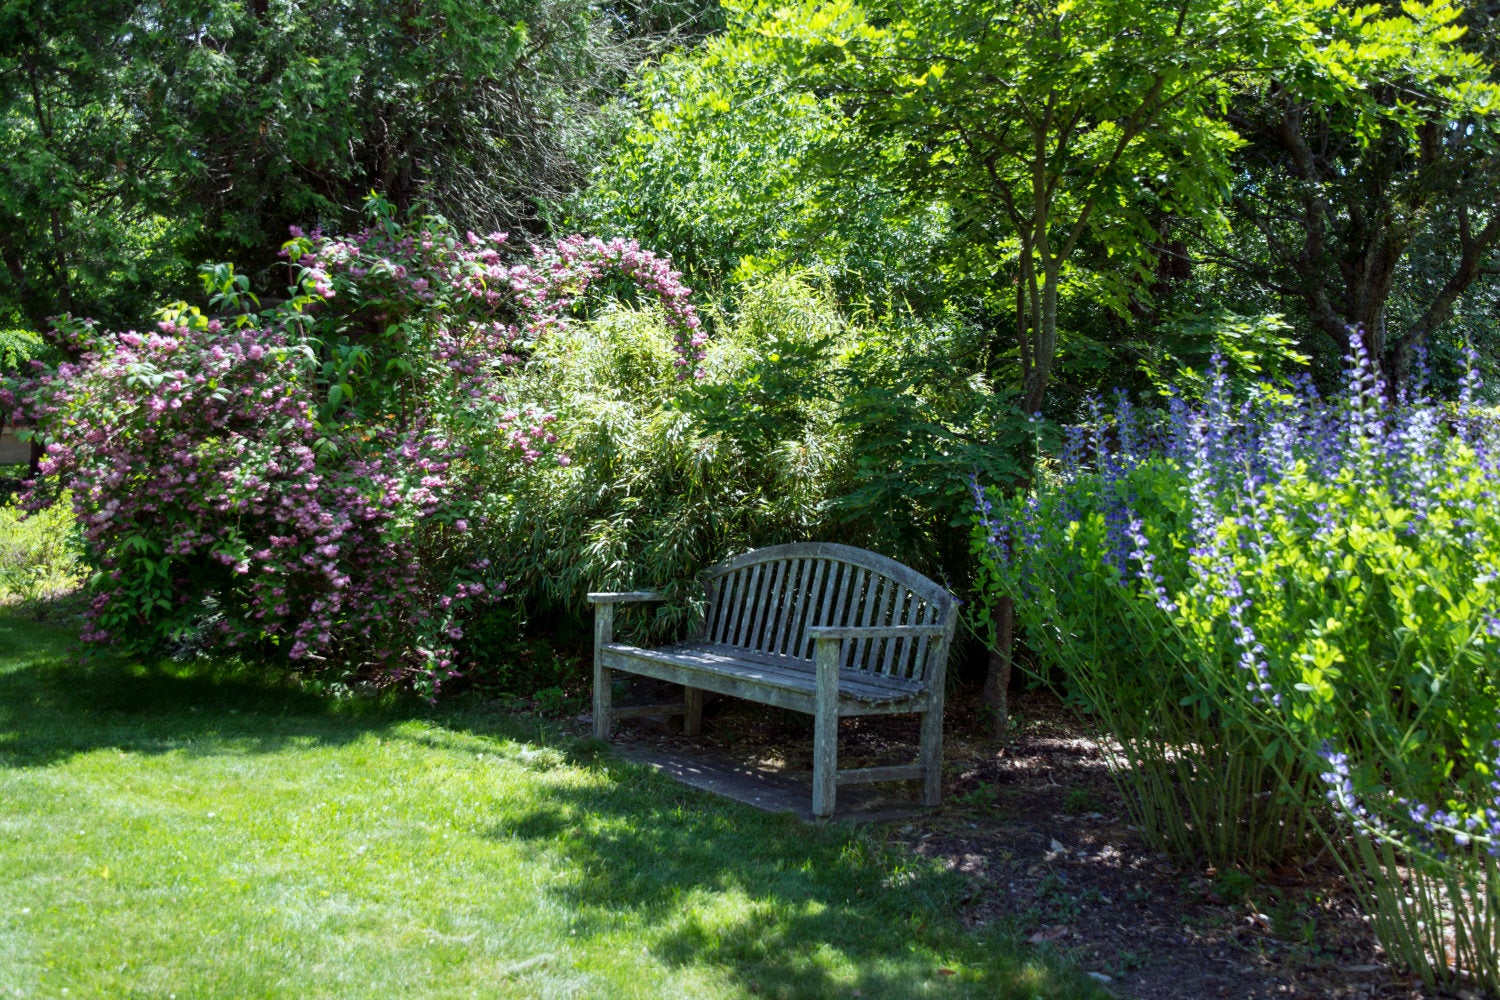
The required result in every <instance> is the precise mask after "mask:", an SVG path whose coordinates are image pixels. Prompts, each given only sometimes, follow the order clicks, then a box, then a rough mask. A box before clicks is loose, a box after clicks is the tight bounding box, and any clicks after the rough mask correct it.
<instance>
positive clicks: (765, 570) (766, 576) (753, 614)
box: [740, 563, 777, 649]
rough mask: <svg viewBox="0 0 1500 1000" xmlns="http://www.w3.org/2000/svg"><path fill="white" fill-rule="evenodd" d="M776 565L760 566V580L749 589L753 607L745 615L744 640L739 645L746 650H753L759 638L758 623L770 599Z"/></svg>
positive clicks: (763, 615)
mask: <svg viewBox="0 0 1500 1000" xmlns="http://www.w3.org/2000/svg"><path fill="white" fill-rule="evenodd" d="M776 567H777V564H776V563H761V564H760V579H759V580H758V581H757V582H756V584H755V586H753V587H751V588H750V590H751V593H753V594H754V595H755V598H754V601H755V603H754V605H753V606H752V607H751V609H750V613H749V614H748V615H746V616H745V617H746V619H747V621H746V624H745V638H744V641H743V642H741V643H740V645H741V646H743V647H745V648H746V649H754V648H755V643H756V641H757V640H758V639H759V638H760V621H761V619H762V618H763V617H765V613H766V604H767V603H768V602H769V601H770V599H771V583H772V580H773V579H774V578H775V576H776Z"/></svg>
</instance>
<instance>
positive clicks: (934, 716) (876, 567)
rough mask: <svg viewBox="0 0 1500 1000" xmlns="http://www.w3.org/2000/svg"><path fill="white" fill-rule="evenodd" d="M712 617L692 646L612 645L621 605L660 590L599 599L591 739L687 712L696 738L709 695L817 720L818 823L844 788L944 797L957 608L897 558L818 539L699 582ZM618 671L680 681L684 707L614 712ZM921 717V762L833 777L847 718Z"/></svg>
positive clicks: (743, 561) (723, 568)
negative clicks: (628, 722) (905, 789)
mask: <svg viewBox="0 0 1500 1000" xmlns="http://www.w3.org/2000/svg"><path fill="white" fill-rule="evenodd" d="M703 584H704V589H705V590H706V592H707V599H708V601H707V611H706V614H705V616H704V620H703V622H702V624H701V625H700V626H699V628H698V630H697V633H696V634H695V635H694V636H693V637H692V638H690V639H689V641H687V642H682V643H678V644H676V645H672V646H666V647H664V648H660V649H642V648H640V647H638V646H631V645H626V644H624V643H618V642H615V641H614V612H615V605H617V604H622V603H626V602H633V601H653V600H661V599H662V595H660V594H657V593H654V592H651V591H635V592H631V593H622V594H590V595H589V603H591V604H593V605H594V606H595V607H594V613H595V618H594V735H595V736H596V737H597V738H599V739H608V738H609V733H610V725H611V722H612V721H613V719H616V718H622V717H626V716H641V715H661V714H666V713H680V714H682V715H684V716H685V720H684V727H683V728H684V731H685V732H686V733H687V734H689V735H697V733H698V732H699V728H700V726H701V723H702V718H703V692H705V691H715V692H718V693H719V694H725V695H730V696H732V697H735V698H744V699H747V700H749V701H757V702H761V703H763V704H767V705H778V706H780V707H782V708H789V709H792V710H794V711H798V712H806V713H808V714H810V715H812V716H813V718H814V726H813V814H814V815H816V816H829V815H832V813H833V808H834V799H835V793H836V791H837V788H838V786H839V785H843V784H852V783H855V782H862V781H900V780H908V779H920V780H921V781H922V803H923V804H924V805H929V806H935V805H937V804H938V802H939V801H940V799H941V795H942V759H943V679H944V674H945V671H946V668H947V661H948V647H949V645H950V644H951V642H952V640H953V630H954V627H955V626H956V624H957V616H958V601H957V599H956V598H954V596H953V595H952V594H950V593H948V591H946V590H944V589H943V588H942V587H940V586H938V585H937V584H935V583H933V582H932V581H931V580H929V579H927V578H926V577H924V576H922V575H921V574H919V573H917V572H915V571H913V570H911V569H909V568H908V567H906V566H903V565H901V564H900V563H898V562H896V561H895V560H893V559H887V558H886V557H885V556H881V555H876V554H875V553H873V552H866V551H864V550H863V549H856V548H852V547H850V546H848V545H834V544H830V543H822V542H813V543H799V544H794V545H777V546H774V547H772V548H766V549H758V550H756V551H754V552H747V553H746V554H744V555H742V556H739V557H737V558H735V559H731V560H729V561H728V562H726V563H722V564H721V565H719V566H716V567H714V568H713V569H711V570H708V571H707V572H706V573H704V575H703ZM616 670H620V671H625V672H627V673H632V674H639V675H641V676H644V677H654V678H656V679H658V680H663V681H669V682H671V683H675V684H681V685H682V686H683V689H684V696H683V700H682V702H681V703H677V704H672V705H653V706H644V707H632V708H623V709H615V708H613V707H612V705H611V690H610V683H611V679H612V678H611V675H612V673H613V672H614V671H616ZM908 712H917V713H921V715H922V739H921V751H920V756H919V759H918V761H917V763H915V764H908V765H902V766H897V767H866V768H860V769H856V770H847V771H840V770H838V720H839V717H840V716H845V715H885V714H896V713H908Z"/></svg>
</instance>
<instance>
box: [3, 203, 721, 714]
mask: <svg viewBox="0 0 1500 1000" xmlns="http://www.w3.org/2000/svg"><path fill="white" fill-rule="evenodd" d="M374 209H375V210H374V212H373V224H372V226H371V227H370V228H368V229H366V230H364V231H362V232H360V233H357V234H354V235H350V236H343V237H336V238H335V237H325V236H322V235H319V234H316V233H315V234H312V235H304V234H302V233H299V232H295V231H294V233H293V236H294V238H293V239H292V240H291V241H290V242H289V243H287V245H286V247H285V251H284V253H285V256H286V257H287V259H288V262H289V264H290V266H291V268H292V272H293V275H294V278H295V282H296V283H295V285H294V287H293V296H292V298H291V299H290V300H288V301H287V302H286V303H285V304H283V305H280V306H278V307H276V308H274V309H271V310H268V311H264V312H256V311H255V309H256V308H257V304H256V301H255V299H254V297H253V296H251V295H250V294H249V292H248V288H247V282H246V281H245V279H244V278H243V277H241V276H236V275H235V274H234V273H233V270H232V268H229V267H228V266H225V265H220V266H219V267H216V268H206V269H205V272H204V277H205V284H206V286H207V287H208V290H209V292H210V295H211V299H210V302H211V308H213V309H215V310H217V311H218V312H219V313H220V318H213V317H211V316H209V315H205V314H204V313H203V312H201V311H200V310H199V309H197V308H195V307H192V306H188V305H185V304H182V303H177V304H174V305H171V306H168V307H167V308H165V309H163V310H161V311H160V313H159V315H160V318H161V321H160V323H159V324H158V327H157V329H156V330H155V331H152V332H150V333H145V334H142V333H136V332H127V333H118V334H115V333H105V332H101V331H97V330H95V329H94V328H93V327H92V326H91V325H89V324H86V323H79V322H76V321H67V322H64V323H61V324H59V326H58V329H57V330H56V331H54V339H55V340H56V341H57V343H58V344H59V346H60V347H62V349H63V350H64V351H65V352H66V353H67V354H68V355H69V357H70V359H71V360H68V361H66V362H64V363H61V364H58V365H56V366H52V367H38V368H37V369H36V370H35V371H34V373H33V374H32V375H31V376H30V377H28V378H26V379H13V380H10V381H8V382H6V383H5V384H4V386H3V388H0V405H3V406H5V407H14V408H15V409H16V411H17V413H18V414H19V415H20V416H21V417H22V418H23V419H25V420H27V421H29V422H30V423H31V424H32V425H33V426H34V427H35V428H36V431H37V434H38V436H39V437H40V438H41V439H42V440H44V441H45V442H46V446H47V452H46V459H45V461H44V463H43V471H44V473H47V474H49V475H50V474H56V477H57V478H56V479H55V480H51V482H55V483H56V484H57V485H58V486H60V487H62V488H65V489H68V490H71V497H72V503H73V506H74V510H75V513H76V515H77V517H78V519H79V522H80V524H81V526H82V529H83V535H84V540H85V546H86V550H87V558H88V561H89V563H90V565H91V567H92V569H93V570H94V574H93V578H92V591H93V593H92V602H91V604H90V610H89V624H88V627H87V629H86V631H85V634H84V637H85V639H86V640H88V641H90V642H94V643H113V644H118V645H122V646H124V647H126V648H128V649H132V650H148V649H153V648H159V647H161V646H163V645H168V644H171V643H176V642H182V641H184V640H188V639H191V640H195V641H196V642H198V643H199V644H201V645H204V646H208V647H211V648H244V649H248V650H251V651H253V652H255V653H258V654H261V655H269V656H273V657H277V656H284V657H285V658H286V659H287V660H289V661H292V662H293V663H294V664H297V665H298V666H300V667H303V668H314V667H319V666H339V667H342V668H344V669H346V670H353V671H356V672H358V673H359V674H361V675H363V676H373V677H381V678H387V679H389V678H395V679H400V680H405V681H408V682H410V683H413V684H414V685H416V686H417V687H418V688H420V689H422V690H424V691H426V692H428V693H429V694H432V693H436V691H437V690H438V688H439V687H440V686H441V685H442V683H443V682H444V681H445V680H446V679H447V678H450V677H453V676H456V675H457V674H458V673H459V671H460V669H461V664H460V663H459V662H458V654H457V652H456V649H457V648H458V643H459V640H461V639H462V638H463V635H464V626H465V621H466V619H468V618H470V617H472V615H473V614H474V613H475V612H476V611H478V610H479V609H480V608H481V607H482V606H484V605H486V604H488V603H490V602H493V601H495V600H498V599H499V598H500V595H501V594H502V593H503V592H504V590H505V581H503V580H501V579H499V578H498V577H497V576H496V574H495V572H494V569H493V567H492V566H491V564H490V561H489V559H488V557H487V556H486V555H485V553H484V551H483V546H482V545H481V543H480V542H478V541H477V539H478V538H481V537H483V534H484V533H483V530H482V529H483V527H484V525H483V524H482V523H481V521H482V517H483V515H482V513H481V508H480V506H479V505H478V503H477V499H478V493H479V491H478V490H477V489H475V488H474V487H475V484H476V483H477V482H478V481H479V480H481V479H483V481H485V482H486V483H490V484H493V483H494V482H495V481H496V479H497V477H499V478H503V477H504V476H505V475H506V473H505V470H506V469H512V470H515V471H516V472H519V471H520V470H521V469H522V468H524V467H525V466H528V465H531V464H533V463H536V462H555V463H558V464H566V463H567V461H568V458H567V456H566V455H564V454H561V453H560V452H559V451H558V449H557V447H556V444H557V436H556V433H555V428H554V417H553V416H552V415H551V414H550V413H548V412H546V411H545V410H544V409H542V408H539V407H537V406H535V405H521V404H519V403H517V402H515V401H514V400H512V399H511V398H510V395H509V394H508V393H507V388H508V386H509V384H510V383H511V382H512V381H513V380H514V375H515V374H516V373H517V372H518V371H519V370H520V369H522V368H523V367H524V366H526V365H527V364H528V363H529V361H530V355H531V353H532V348H533V347H534V345H535V344H537V343H538V341H540V340H541V339H542V338H544V337H545V336H547V335H548V333H549V332H552V331H554V330H556V329H557V328H558V327H559V326H560V325H561V324H564V323H566V322H567V320H568V317H569V315H570V314H571V313H572V312H573V311H575V310H576V308H577V307H578V305H579V303H580V302H581V300H582V297H583V296H584V295H585V293H586V292H587V291H588V289H589V288H590V287H591V286H594V285H597V284H599V283H600V282H601V281H603V280H605V279H607V278H610V277H617V278H621V279H625V280H627V281H628V282H630V283H632V284H634V286H636V287H637V288H639V289H640V290H642V291H646V292H649V293H652V294H653V295H654V296H655V297H657V298H658V299H659V301H660V303H661V306H662V309H663V311H664V314H665V316H666V319H667V322H668V324H669V325H670V327H671V329H672V330H673V332H674V339H675V343H676V352H677V364H678V368H679V371H680V372H681V373H682V376H684V377H685V376H686V374H687V373H690V372H692V371H694V369H695V368H696V367H697V364H696V363H697V361H698V360H699V359H700V358H701V357H702V348H703V346H704V337H703V334H702V332H701V327H700V325H699V319H698V316H697V314H696V313H695V311H694V309H693V307H692V305H691V304H690V303H689V302H688V294H689V293H688V290H687V289H686V288H685V287H683V286H682V284H681V282H680V281H679V280H678V276H677V274H676V273H675V272H674V271H672V269H671V267H670V265H669V264H668V263H667V262H666V261H664V260H662V259H661V258H658V257H656V256H655V255H653V254H651V253H649V252H646V251H643V250H641V249H640V248H639V247H638V246H636V245H635V244H634V243H629V242H624V241H614V242H609V243H605V242H602V241H599V240H588V239H584V238H582V237H572V238H570V239H567V240H563V241H561V242H560V243H558V244H557V245H556V247H555V248H554V249H553V250H551V251H550V252H545V253H544V252H537V253H535V254H534V255H533V256H532V257H531V259H529V260H522V259H519V255H518V254H516V253H515V252H514V251H513V250H512V249H511V248H510V247H509V246H508V245H507V242H506V238H505V236H504V234H494V235H492V236H489V237H485V238H480V237H477V236H475V235H473V234H472V233H470V234H466V235H462V236H460V235H459V234H457V233H455V232H453V231H452V230H451V229H449V228H448V227H447V226H446V225H444V224H442V223H440V222H435V221H429V222H428V223H427V224H426V225H425V226H424V227H421V228H405V227H402V226H401V225H399V224H398V223H397V222H396V221H395V220H394V219H393V218H392V216H391V214H390V212H389V210H388V208H386V207H385V206H384V205H383V204H381V203H379V202H376V203H374ZM53 495H54V494H49V493H48V492H47V491H46V490H44V489H43V488H42V487H41V486H40V485H38V486H34V487H33V489H32V491H31V494H30V496H29V503H31V504H32V505H33V506H41V505H45V504H46V503H47V502H48V501H49V499H51V497H52V496H53Z"/></svg>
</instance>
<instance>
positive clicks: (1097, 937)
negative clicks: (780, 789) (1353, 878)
mask: <svg viewBox="0 0 1500 1000" xmlns="http://www.w3.org/2000/svg"><path fill="white" fill-rule="evenodd" d="M660 700H663V701H664V700H668V699H660ZM953 700H954V701H955V702H956V703H957V705H958V706H964V705H969V704H974V703H976V702H977V699H970V698H966V697H961V698H955V699H953ZM1013 715H1014V720H1015V724H1014V726H1013V729H1012V735H1011V737H1010V738H1009V739H1008V740H1007V741H1005V743H1004V744H1003V745H997V744H995V743H994V742H992V741H990V740H988V739H987V738H986V736H985V733H984V731H983V727H982V724H981V719H980V718H979V717H978V715H977V714H976V713H973V712H972V710H971V711H970V713H969V714H967V715H966V714H965V711H964V709H963V708H962V707H959V708H951V709H950V710H949V713H948V719H947V733H946V737H947V745H946V748H945V754H944V756H945V771H946V778H945V782H944V786H945V787H944V804H943V805H942V807H941V808H939V809H936V810H911V809H907V810H905V813H906V815H905V816H904V817H903V818H900V819H897V820H894V821H889V820H887V821H883V822H878V823H874V824H872V825H871V827H870V829H871V831H872V833H873V835H875V836H879V837H882V838H884V839H887V840H889V841H891V842H899V843H901V844H904V845H906V846H907V847H908V848H909V849H910V850H912V851H913V852H915V853H916V854H919V855H922V856H924V857H930V858H935V859H937V860H938V861H940V862H942V863H943V864H944V865H946V866H948V867H949V868H950V869H953V870H955V871H958V872H961V873H962V874H964V875H965V876H967V878H968V880H969V887H970V888H969V892H968V893H967V895H966V898H965V901H964V904H963V905H964V910H963V914H962V916H963V919H964V920H965V921H967V922H968V923H969V924H970V925H971V926H975V927H980V926H986V925H994V924H999V925H1001V926H1003V927H1006V928H1008V929H1010V930H1012V931H1014V932H1016V933H1018V934H1020V935H1021V936H1023V937H1025V938H1027V939H1028V940H1030V941H1031V942H1033V943H1035V944H1038V945H1040V946H1043V947H1046V948H1049V949H1053V950H1055V951H1057V952H1062V953H1064V954H1066V955H1068V956H1070V957H1071V958H1072V959H1073V960H1074V961H1075V962H1076V963H1077V964H1078V965H1079V966H1080V967H1082V968H1083V969H1085V970H1086V971H1088V972H1090V973H1091V974H1092V975H1094V977H1095V978H1096V979H1099V980H1101V981H1102V982H1106V983H1107V984H1108V985H1109V987H1110V989H1111V990H1112V991H1114V992H1116V993H1117V994H1119V995H1121V996H1126V997H1138V998H1142V1000H1203V998H1212V997H1234V998H1246V1000H1248V998H1262V997H1265V998H1270V997H1276V998H1282V997H1318V998H1330V1000H1334V998H1358V997H1371V998H1374V997H1381V998H1402V1000H1418V998H1432V997H1439V996H1444V995H1445V994H1439V993H1433V992H1430V991H1424V990H1423V989H1422V987H1421V986H1420V985H1419V984H1418V983H1416V982H1415V981H1414V980H1412V979H1411V978H1410V977H1409V976H1405V975H1403V974H1402V973H1401V972H1400V971H1399V970H1397V969H1394V968H1392V967H1391V965H1390V964H1389V963H1388V962H1387V961H1386V960H1385V956H1384V955H1383V953H1382V952H1381V951H1380V949H1379V947H1378V946H1377V944H1376V942H1375V940H1374V938H1373V935H1372V934H1371V932H1370V929H1369V927H1368V925H1367V923H1366V922H1365V921H1364V919H1363V918H1362V917H1361V916H1360V915H1359V913H1358V912H1357V911H1356V909H1355V907H1354V905H1353V902H1352V900H1351V899H1350V897H1349V895H1348V893H1347V892H1346V891H1345V890H1344V888H1343V887H1342V885H1341V883H1340V882H1339V880H1338V878H1337V877H1336V873H1335V872H1334V871H1333V870H1332V869H1331V867H1330V866H1329V865H1328V864H1326V863H1319V862H1317V861H1314V862H1313V863H1311V864H1308V865H1306V866H1303V867H1298V868H1288V869H1284V870H1279V871H1257V872H1243V871H1216V870H1214V869H1212V868H1202V867H1194V866H1191V865H1184V864H1182V863H1181V862H1178V861H1174V860H1173V859H1171V858H1169V857H1168V856H1166V855H1164V854H1160V853H1158V852H1156V851H1154V850H1153V849H1152V848H1151V847H1150V846H1149V845H1148V844H1147V843H1146V841H1145V840H1144V838H1143V837H1142V836H1141V835H1140V832H1139V831H1138V830H1137V829H1136V828H1135V827H1134V826H1132V824H1131V822H1130V819H1129V816H1128V813H1127V811H1126V809H1125V804H1124V800H1123V799H1122V798H1121V796H1120V794H1119V791H1118V790H1117V788H1116V786H1115V783H1114V781H1113V779H1112V778H1111V777H1110V774H1109V771H1108V768H1107V766H1106V761H1105V755H1104V752H1103V749H1102V748H1101V745H1100V743H1099V741H1098V740H1097V739H1096V738H1095V734H1092V733H1090V732H1088V731H1087V730H1086V729H1085V728H1083V727H1082V726H1081V725H1080V724H1079V722H1078V721H1077V720H1076V719H1075V718H1074V717H1073V716H1071V715H1070V714H1069V713H1068V712H1067V711H1066V710H1065V709H1064V707H1063V706H1062V705H1060V704H1059V703H1058V702H1057V701H1056V700H1055V699H1054V698H1052V697H1050V696H1048V695H1045V694H1041V693H1028V694H1024V695H1020V696H1018V697H1017V698H1016V699H1015V702H1014V709H1013ZM810 722H811V720H810V719H808V718H807V717H805V716H801V715H797V714H796V713H790V712H782V711H781V710H779V709H771V708H765V707H763V706H758V705H751V704H747V703H744V702H739V701H733V700H730V699H722V700H720V701H718V702H717V703H711V704H710V705H709V706H708V708H707V710H706V718H705V722H704V733H703V736H702V737H701V738H696V739H687V738H684V737H682V736H680V735H677V734H676V733H675V732H674V731H673V730H674V729H676V728H680V723H679V722H675V720H668V721H667V722H666V723H665V724H662V723H653V722H651V721H649V720H637V721H633V722H626V723H623V724H622V729H623V730H624V732H623V733H622V735H623V736H624V737H625V738H626V739H629V740H634V741H637V742H644V743H648V744H654V745H657V746H659V747H660V748H661V749H663V750H667V751H669V752H670V753H672V754H673V755H680V756H684V757H688V758H692V757H695V756H696V757H698V758H700V759H702V760H704V761H712V762H716V763H720V764H728V765H729V766H733V767H739V768H755V769H758V770H760V771H765V772H771V773H777V772H780V773H783V774H786V775H797V774H799V773H801V772H807V771H810V770H811V753H810V750H811V738H810V737H811V724H810ZM916 738H917V727H916V722H915V719H907V718H901V717H883V718H882V717H872V718H864V719H845V720H842V721H841V724H840V732H839V743H840V749H839V754H840V760H839V763H840V766H841V767H861V766H875V765H880V764H890V763H901V762H904V761H906V760H909V759H910V758H911V757H912V756H913V754H914V748H915V744H916ZM890 794H891V795H892V796H894V797H898V798H899V797H900V796H902V795H909V794H910V791H909V786H906V787H903V786H899V785H892V786H890ZM898 811H900V810H898ZM1458 996H1459V997H1460V998H1462V1000H1471V998H1469V997H1467V996H1465V994H1462V993H1461V994H1458Z"/></svg>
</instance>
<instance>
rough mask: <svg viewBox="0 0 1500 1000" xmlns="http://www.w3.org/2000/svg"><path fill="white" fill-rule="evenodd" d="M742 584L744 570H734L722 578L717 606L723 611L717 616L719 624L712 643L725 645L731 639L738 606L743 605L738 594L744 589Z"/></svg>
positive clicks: (737, 615) (738, 612) (743, 581)
mask: <svg viewBox="0 0 1500 1000" xmlns="http://www.w3.org/2000/svg"><path fill="white" fill-rule="evenodd" d="M744 583H745V571H744V570H736V571H734V572H733V573H728V574H725V576H724V577H723V580H722V586H723V588H724V592H723V596H721V597H720V598H719V604H720V606H721V607H723V609H724V610H723V613H722V614H720V615H719V624H718V625H717V626H716V627H715V629H714V642H718V643H726V644H727V643H728V642H729V640H730V639H731V638H732V637H733V634H734V633H733V629H734V622H735V619H736V618H738V617H739V614H740V611H739V608H740V605H741V604H743V603H744V601H743V599H742V597H741V594H740V591H742V590H743V589H744Z"/></svg>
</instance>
